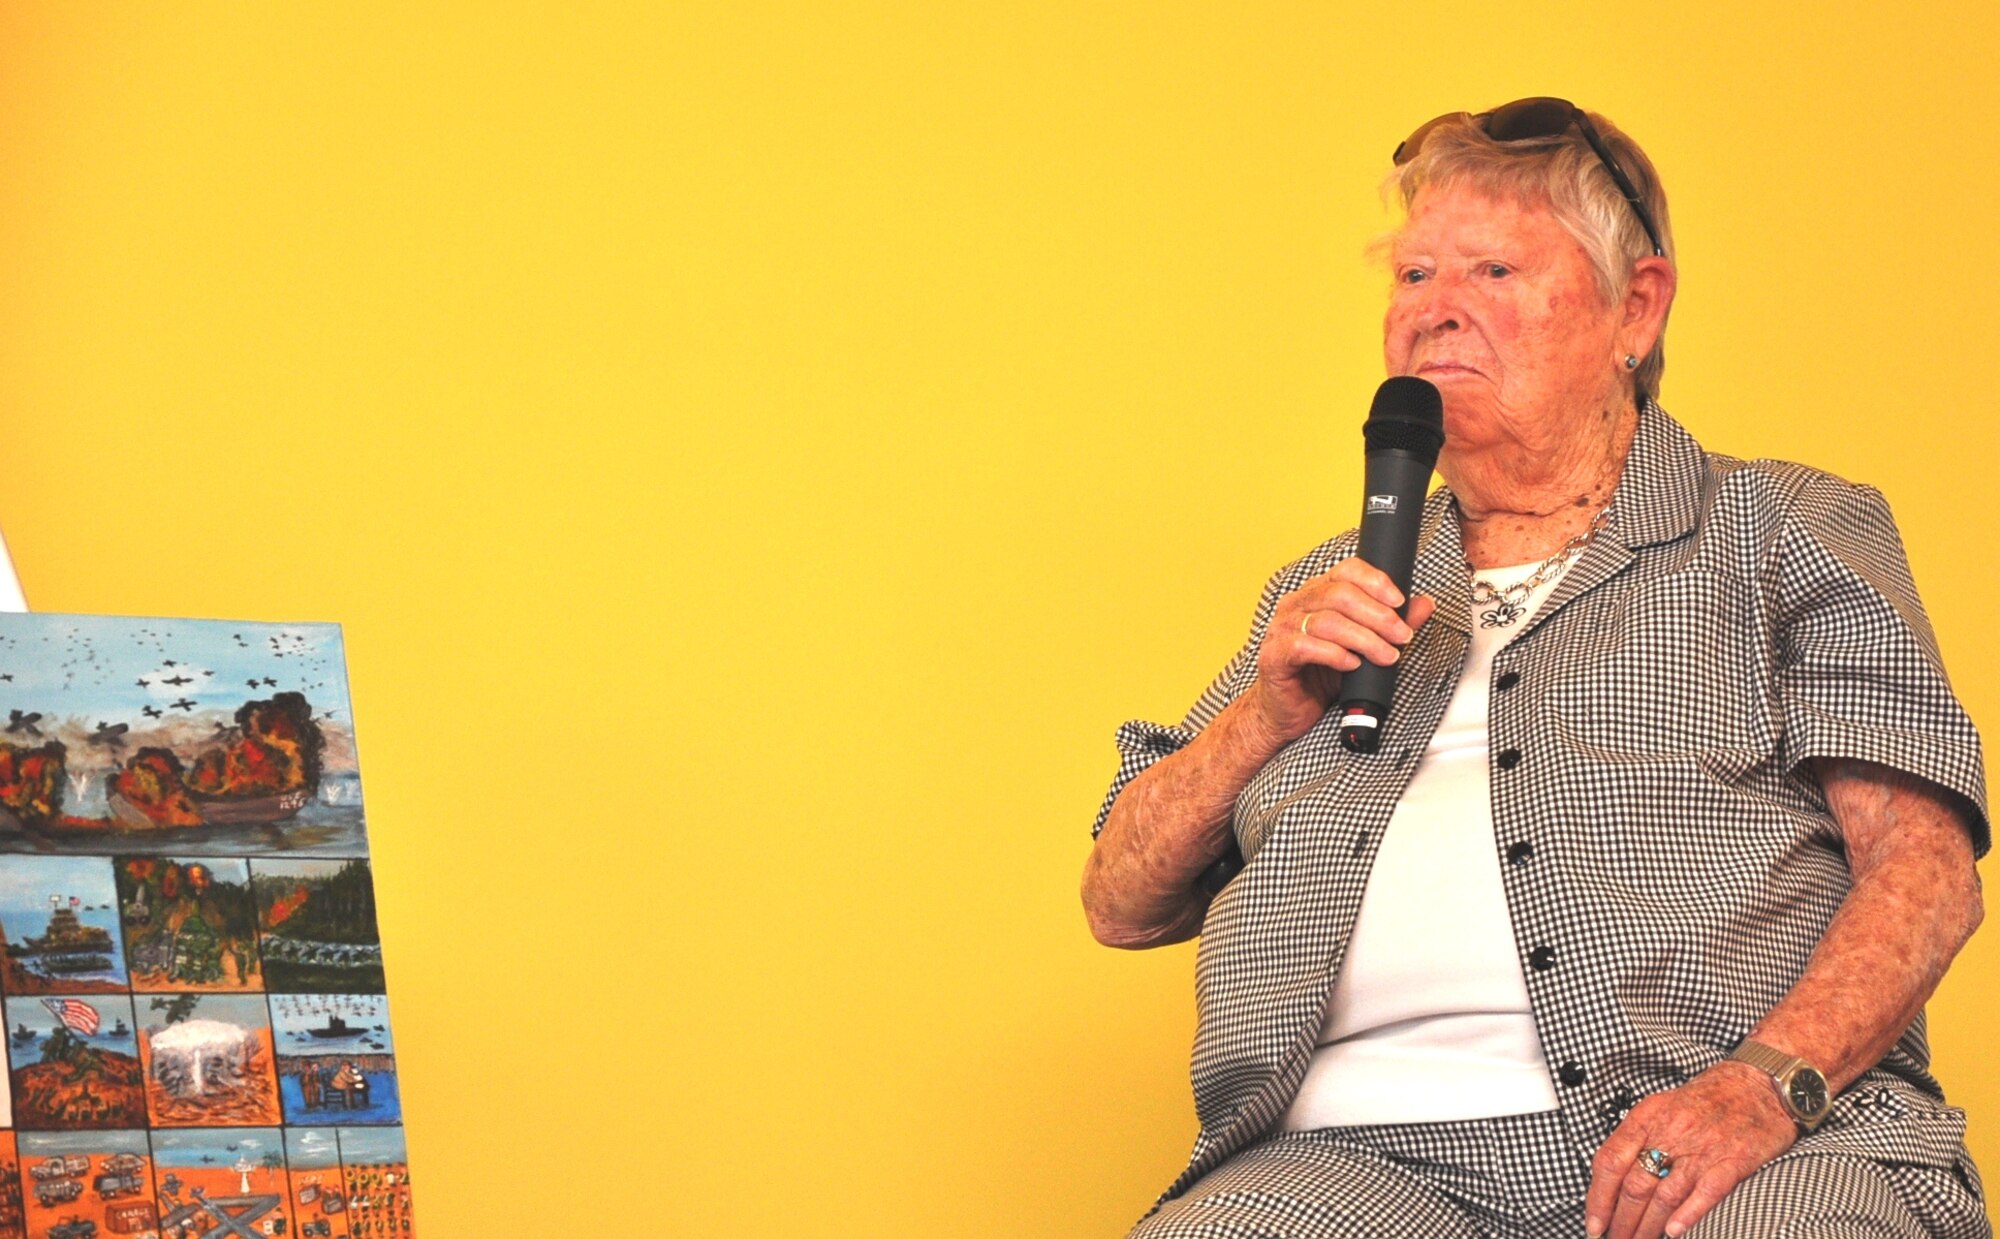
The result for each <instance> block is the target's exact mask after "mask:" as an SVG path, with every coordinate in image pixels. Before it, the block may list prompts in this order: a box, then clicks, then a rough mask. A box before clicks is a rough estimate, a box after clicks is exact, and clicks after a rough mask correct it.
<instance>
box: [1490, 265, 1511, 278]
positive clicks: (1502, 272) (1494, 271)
mask: <svg viewBox="0 0 2000 1239" xmlns="http://www.w3.org/2000/svg"><path fill="white" fill-rule="evenodd" d="M1512 274H1514V269H1513V268H1512V267H1509V266H1508V265H1507V264H1506V263H1504V262H1489V263H1487V264H1486V275H1487V278H1488V279H1494V280H1504V279H1506V278H1507V277H1508V276H1510V275H1512Z"/></svg>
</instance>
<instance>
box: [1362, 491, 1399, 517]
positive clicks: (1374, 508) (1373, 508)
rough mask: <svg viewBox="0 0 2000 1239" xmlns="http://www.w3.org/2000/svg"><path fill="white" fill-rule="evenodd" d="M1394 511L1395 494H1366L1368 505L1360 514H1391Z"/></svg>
mask: <svg viewBox="0 0 2000 1239" xmlns="http://www.w3.org/2000/svg"><path fill="white" fill-rule="evenodd" d="M1395 511H1396V496H1394V495H1370V496H1368V506H1367V508H1366V509H1364V510H1363V512H1362V515H1363V516H1392V515H1394V514H1395Z"/></svg>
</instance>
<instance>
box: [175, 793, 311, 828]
mask: <svg viewBox="0 0 2000 1239" xmlns="http://www.w3.org/2000/svg"><path fill="white" fill-rule="evenodd" d="M191 795H192V796H193V798H194V803H195V805H196V807H198V808H199V809H200V810H201V819H202V820H203V821H204V822H207V823H209V824H210V825H212V826H267V825H269V824H271V823H273V822H283V821H289V820H290V819H291V818H293V817H295V816H297V814H298V811H299V810H300V809H303V808H305V807H306V804H307V802H309V801H310V800H311V799H312V795H313V792H312V789H311V788H305V787H295V788H293V789H292V790H290V791H287V792H279V793H278V794H277V795H275V796H204V795H202V794H201V793H199V792H195V793H191Z"/></svg>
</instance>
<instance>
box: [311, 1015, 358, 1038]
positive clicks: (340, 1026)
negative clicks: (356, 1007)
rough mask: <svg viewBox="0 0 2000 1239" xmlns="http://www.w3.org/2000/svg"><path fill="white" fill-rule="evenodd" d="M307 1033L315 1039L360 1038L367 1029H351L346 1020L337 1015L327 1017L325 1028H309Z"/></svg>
mask: <svg viewBox="0 0 2000 1239" xmlns="http://www.w3.org/2000/svg"><path fill="white" fill-rule="evenodd" d="M306 1031H307V1032H309V1033H311V1034H312V1035H313V1036H315V1037H358V1036H360V1035H361V1034H362V1033H364V1032H366V1031H367V1029H365V1028H349V1027H348V1026H347V1021H346V1020H343V1019H341V1018H340V1017H339V1016H337V1015H329V1016H327V1017H326V1027H325V1028H308V1029H306Z"/></svg>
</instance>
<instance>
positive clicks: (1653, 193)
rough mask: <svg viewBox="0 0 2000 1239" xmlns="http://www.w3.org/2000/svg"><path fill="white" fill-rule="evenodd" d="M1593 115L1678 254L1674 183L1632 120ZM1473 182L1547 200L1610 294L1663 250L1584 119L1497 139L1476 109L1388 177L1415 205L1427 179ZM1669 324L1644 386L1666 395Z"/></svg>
mask: <svg viewBox="0 0 2000 1239" xmlns="http://www.w3.org/2000/svg"><path fill="white" fill-rule="evenodd" d="M1589 116H1590V121H1591V124H1593V125H1595V126H1596V127H1597V135H1598V137H1600V138H1601V139H1603V141H1604V147H1605V149H1606V150H1608V151H1610V152H1611V155H1612V157H1613V158H1614V159H1616V160H1617V161H1618V166H1619V168H1620V169H1622V170H1623V171H1624V173H1625V175H1626V177H1627V178H1628V179H1630V180H1631V182H1632V186H1633V188H1635V189H1637V190H1638V191H1639V197H1640V198H1641V199H1642V200H1643V201H1644V202H1645V204H1646V209H1647V210H1648V211H1651V212H1652V215H1653V222H1654V224H1655V225H1656V226H1657V227H1658V228H1659V230H1660V247H1661V248H1662V249H1664V250H1666V252H1667V255H1666V256H1667V261H1668V262H1673V261H1674V228H1673V223H1672V222H1671V221H1670V220H1669V219H1668V218H1667V192H1666V190H1664V189H1662V188H1661V187H1660V175H1659V173H1658V172H1657V171H1655V170H1654V168H1653V161H1652V160H1650V159H1648V158H1647V157H1646V152H1645V151H1642V150H1640V149H1639V144H1638V143H1637V142H1634V141H1633V140H1632V139H1631V138H1629V137H1627V136H1626V135H1625V133H1624V131H1623V130H1621V129H1619V128H1618V127H1617V126H1616V125H1613V124H1612V123H1611V122H1610V121H1608V120H1606V119H1605V118H1604V117H1602V116H1600V115H1598V114H1597V113H1596V112H1591V113H1589ZM1433 185H1434V186H1437V187H1438V188H1441V189H1447V188H1449V189H1472V190H1476V191H1478V192H1481V193H1485V194H1490V195H1494V196H1497V197H1513V198H1518V199H1520V200H1522V201H1524V202H1530V203H1537V202H1539V203H1547V204H1548V207H1549V210H1550V213H1551V214H1553V215H1554V216H1555V218H1556V221H1557V222H1558V223H1560V224H1561V225H1562V226H1563V228H1564V230H1565V231H1567V232H1568V233H1569V234H1570V235H1571V236H1572V237H1575V238H1576V242H1577V244H1578V245H1581V246H1582V247H1583V252H1584V253H1585V254H1586V255H1588V256H1589V258H1590V263H1591V266H1592V267H1593V268H1595V269H1596V271H1597V286H1598V291H1599V292H1601V293H1602V294H1603V295H1604V299H1605V301H1606V302H1607V303H1609V302H1613V301H1616V300H1617V299H1618V298H1620V297H1623V296H1624V295H1625V289H1626V287H1627V285H1628V284H1629V282H1630V281H1631V278H1632V267H1633V264H1635V263H1637V262H1638V261H1639V260H1640V259H1642V258H1648V257H1651V256H1652V253H1653V243H1652V241H1651V240H1650V239H1649V238H1648V237H1647V236H1646V229H1645V227H1644V226H1643V225H1641V224H1640V223H1639V216H1638V213H1637V212H1636V211H1634V210H1633V209H1632V204H1631V203H1629V202H1627V201H1626V200H1625V195H1624V194H1623V193H1622V192H1620V190H1619V188H1618V184H1617V182H1615V181H1613V180H1612V179H1611V173H1610V172H1608V171H1606V170H1605V167H1604V161H1603V160H1601V159H1599V158H1598V157H1597V152H1596V151H1593V150H1592V149H1590V143H1589V142H1586V141H1585V140H1584V137H1583V135H1582V134H1581V133H1579V132H1578V131H1577V130H1576V128H1575V126H1571V127H1570V128H1569V129H1568V130H1566V131H1565V132H1564V133H1562V134H1560V135H1558V136H1556V137H1552V138H1523V139H1520V140H1518V141H1513V142H1496V141H1494V140H1493V139H1492V138H1490V137H1488V136H1487V135H1486V131H1485V130H1484V129H1483V128H1481V127H1480V125H1479V123H1478V122H1477V121H1475V120H1474V119H1473V118H1472V117H1470V116H1466V117H1463V118H1462V119H1458V120H1454V121H1446V122H1444V123H1442V124H1439V125H1438V126H1437V127H1436V128H1434V129H1432V130H1431V131H1430V132H1429V133H1427V134H1425V135H1424V144H1423V146H1422V148H1421V149H1419V150H1418V151H1417V153H1416V156H1415V157H1414V158H1412V159H1411V160H1410V162H1408V163H1406V164H1404V165H1403V166H1401V167H1400V168H1397V169H1396V170H1395V171H1394V172H1393V173H1391V174H1390V175H1389V179H1388V180H1387V181H1386V182H1384V185H1383V192H1384V194H1395V195H1396V196H1398V197H1400V198H1401V199H1402V203H1403V208H1404V209H1405V210H1408V209H1409V206H1410V204H1411V203H1412V202H1413V201H1415V200H1416V196H1417V192H1418V191H1419V190H1421V189H1423V188H1424V187H1426V186H1433ZM1666 338H1667V336H1666V324H1665V323H1664V322H1663V323H1662V324H1661V326H1660V338H1659V339H1658V340H1657V341H1655V342H1654V344H1653V350H1652V352H1650V353H1648V354H1647V355H1646V356H1645V358H1644V359H1642V360H1641V361H1640V363H1639V369H1638V372H1637V374H1636V376H1635V377H1636V379H1637V384H1638V390H1639V395H1640V397H1641V398H1642V399H1643V398H1644V397H1646V396H1648V395H1657V394H1658V393H1659V390H1660V376H1661V375H1662V374H1663V373H1665V371H1666V368H1667V359H1666Z"/></svg>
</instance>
